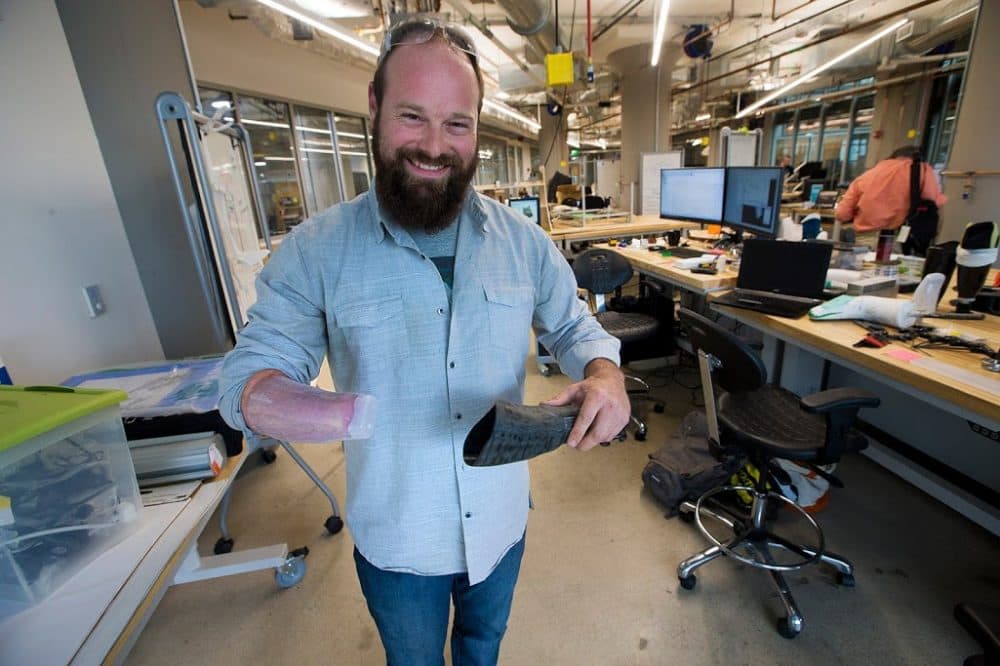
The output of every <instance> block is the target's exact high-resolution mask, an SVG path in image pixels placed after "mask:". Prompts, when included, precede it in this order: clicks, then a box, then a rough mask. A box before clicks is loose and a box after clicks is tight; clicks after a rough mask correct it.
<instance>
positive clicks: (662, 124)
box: [608, 44, 680, 211]
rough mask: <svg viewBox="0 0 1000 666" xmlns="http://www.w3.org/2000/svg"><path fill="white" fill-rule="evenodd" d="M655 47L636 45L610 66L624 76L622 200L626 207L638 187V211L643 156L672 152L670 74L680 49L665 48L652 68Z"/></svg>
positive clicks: (614, 58)
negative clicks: (642, 154)
mask: <svg viewBox="0 0 1000 666" xmlns="http://www.w3.org/2000/svg"><path fill="white" fill-rule="evenodd" d="M651 49H652V45H650V44H637V45H635V46H630V47H628V48H624V49H621V50H619V51H615V52H614V53H612V54H610V55H609V56H608V63H609V64H610V65H611V66H612V67H614V68H615V69H616V70H617V71H618V72H619V74H620V75H621V92H622V115H621V125H622V151H621V152H622V161H621V197H620V198H619V200H620V201H621V202H622V204H623V206H622V207H626V206H627V205H628V202H629V191H630V189H631V187H633V186H632V183H635V185H634V187H635V197H636V202H635V204H636V211H638V205H639V200H638V199H639V196H640V192H641V191H642V190H641V184H640V173H639V169H640V159H639V156H640V154H641V153H657V152H665V151H667V150H670V72H671V69H672V68H673V64H674V62H675V61H676V60H677V57H678V55H679V54H680V49H679V48H677V47H672V46H665V47H664V51H663V52H662V53H661V54H660V64H659V65H657V66H656V67H651V66H650V64H649V58H650V55H651Z"/></svg>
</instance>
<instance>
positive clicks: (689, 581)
mask: <svg viewBox="0 0 1000 666" xmlns="http://www.w3.org/2000/svg"><path fill="white" fill-rule="evenodd" d="M677 580H679V581H680V582H681V587H683V588H684V589H685V590H693V589H694V586H695V584H696V583H697V582H698V577H697V576H695V575H694V574H691V575H690V576H686V577H684V578H682V577H680V576H678V577H677Z"/></svg>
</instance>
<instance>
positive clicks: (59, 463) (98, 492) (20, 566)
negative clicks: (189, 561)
mask: <svg viewBox="0 0 1000 666" xmlns="http://www.w3.org/2000/svg"><path fill="white" fill-rule="evenodd" d="M126 397H127V396H126V395H125V394H124V393H122V392H121V391H103V390H96V389H90V390H88V389H69V388H64V387H16V386H0V601H4V602H14V605H15V606H17V605H19V604H20V603H23V604H25V605H27V604H32V603H36V602H38V601H41V600H42V599H44V598H45V597H46V596H48V595H49V594H51V593H52V592H53V591H54V590H55V589H56V588H57V587H59V585H61V584H62V583H63V582H65V581H66V580H67V579H68V578H70V577H71V576H72V575H73V574H75V573H76V572H78V571H79V570H80V569H81V568H82V567H83V566H84V565H86V564H87V563H88V562H90V561H91V560H93V559H94V557H95V556H97V555H98V554H100V553H101V552H103V551H105V550H107V549H108V548H109V547H110V546H112V545H114V544H115V543H117V542H119V541H121V539H122V538H124V537H125V536H126V535H127V534H128V533H129V532H130V531H131V530H132V529H133V528H134V527H135V526H136V525H137V524H138V521H137V520H136V519H137V518H138V516H139V512H140V511H141V510H142V502H141V500H140V497H139V488H138V485H137V484H136V479H135V471H134V470H133V467H132V458H131V457H130V455H129V451H128V445H127V443H126V440H125V432H124V430H123V428H122V422H121V415H120V412H119V407H118V405H119V403H120V402H122V401H123V400H125V399H126Z"/></svg>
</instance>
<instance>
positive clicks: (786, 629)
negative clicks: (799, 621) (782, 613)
mask: <svg viewBox="0 0 1000 666" xmlns="http://www.w3.org/2000/svg"><path fill="white" fill-rule="evenodd" d="M799 631H801V630H796V629H793V628H792V625H790V624H789V623H788V618H787V617H783V618H780V619H779V620H778V633H779V634H781V635H782V637H784V638H795V637H796V636H798V635H799Z"/></svg>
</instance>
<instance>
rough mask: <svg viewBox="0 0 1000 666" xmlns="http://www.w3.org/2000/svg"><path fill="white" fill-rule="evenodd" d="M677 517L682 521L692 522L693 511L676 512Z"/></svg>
mask: <svg viewBox="0 0 1000 666" xmlns="http://www.w3.org/2000/svg"><path fill="white" fill-rule="evenodd" d="M677 517H678V518H680V519H681V520H682V521H684V522H685V523H687V524H688V525H690V524H691V523H693V522H694V511H681V512H680V513H678V514H677Z"/></svg>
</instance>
